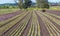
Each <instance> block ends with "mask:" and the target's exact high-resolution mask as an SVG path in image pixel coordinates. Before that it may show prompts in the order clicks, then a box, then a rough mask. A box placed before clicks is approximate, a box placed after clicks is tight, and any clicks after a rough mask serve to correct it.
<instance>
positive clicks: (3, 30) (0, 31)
mask: <svg viewBox="0 0 60 36" xmlns="http://www.w3.org/2000/svg"><path fill="white" fill-rule="evenodd" d="M27 13H28V12H27ZM27 13H23V14H24V15H23V14H19V15H18V16H19V17H18V16H16V17H18V18H16V19H15V20H13V21H11V22H9V23H8V24H6V25H5V26H3V27H1V28H0V29H1V30H0V33H4V32H5V31H6V30H8V29H9V28H11V27H12V26H13V25H15V24H16V23H17V22H18V21H20V20H21V19H22V18H23V17H24V16H25V15H26V14H27ZM8 21H9V20H8ZM8 21H6V23H7V22H8Z"/></svg>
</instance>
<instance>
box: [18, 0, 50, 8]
mask: <svg viewBox="0 0 60 36" xmlns="http://www.w3.org/2000/svg"><path fill="white" fill-rule="evenodd" d="M36 2H37V4H36V5H37V7H38V8H47V9H48V8H49V2H48V0H36ZM31 5H32V1H31V0H18V6H19V8H20V9H22V8H24V9H27V8H29V7H31Z"/></svg>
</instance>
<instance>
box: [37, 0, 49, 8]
mask: <svg viewBox="0 0 60 36" xmlns="http://www.w3.org/2000/svg"><path fill="white" fill-rule="evenodd" d="M37 7H38V8H47V9H49V3H48V0H37Z"/></svg>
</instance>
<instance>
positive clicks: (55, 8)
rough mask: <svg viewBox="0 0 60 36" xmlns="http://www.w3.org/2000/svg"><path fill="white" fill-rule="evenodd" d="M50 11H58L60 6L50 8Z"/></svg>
mask: <svg viewBox="0 0 60 36" xmlns="http://www.w3.org/2000/svg"><path fill="white" fill-rule="evenodd" d="M50 10H60V6H51V7H50Z"/></svg>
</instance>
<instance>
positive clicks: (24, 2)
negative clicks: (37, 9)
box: [15, 0, 32, 9]
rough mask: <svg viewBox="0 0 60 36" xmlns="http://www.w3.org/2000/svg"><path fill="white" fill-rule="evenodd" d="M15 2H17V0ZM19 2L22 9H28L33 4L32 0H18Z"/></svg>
mask: <svg viewBox="0 0 60 36" xmlns="http://www.w3.org/2000/svg"><path fill="white" fill-rule="evenodd" d="M15 2H16V0H15ZM16 3H17V2H16ZM17 4H18V6H19V8H20V9H22V8H24V9H26V8H28V7H30V6H31V4H32V1H31V0H18V3H17Z"/></svg>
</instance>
